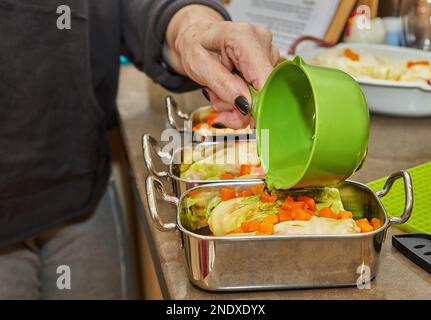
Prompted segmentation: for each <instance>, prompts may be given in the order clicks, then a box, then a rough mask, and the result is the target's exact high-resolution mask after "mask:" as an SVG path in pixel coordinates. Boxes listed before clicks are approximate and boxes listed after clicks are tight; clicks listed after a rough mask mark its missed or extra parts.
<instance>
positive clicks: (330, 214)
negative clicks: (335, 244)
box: [319, 207, 339, 219]
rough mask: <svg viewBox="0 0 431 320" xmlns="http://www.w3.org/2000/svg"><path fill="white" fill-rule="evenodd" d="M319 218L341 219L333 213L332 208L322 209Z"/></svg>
mask: <svg viewBox="0 0 431 320" xmlns="http://www.w3.org/2000/svg"><path fill="white" fill-rule="evenodd" d="M319 217H322V218H331V219H338V218H339V216H338V215H337V214H336V213H335V212H334V211H332V209H331V207H325V208H322V209H320V211H319Z"/></svg>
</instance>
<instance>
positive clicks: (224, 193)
mask: <svg viewBox="0 0 431 320" xmlns="http://www.w3.org/2000/svg"><path fill="white" fill-rule="evenodd" d="M235 195H236V191H235V189H233V188H220V197H221V199H222V200H223V201H226V200H230V199H233V198H235Z"/></svg>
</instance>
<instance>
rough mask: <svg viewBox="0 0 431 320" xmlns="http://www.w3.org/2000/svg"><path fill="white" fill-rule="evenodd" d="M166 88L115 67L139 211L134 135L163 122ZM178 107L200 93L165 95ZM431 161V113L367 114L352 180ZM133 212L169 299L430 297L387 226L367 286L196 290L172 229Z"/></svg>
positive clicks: (155, 131) (171, 214) (198, 100)
mask: <svg viewBox="0 0 431 320" xmlns="http://www.w3.org/2000/svg"><path fill="white" fill-rule="evenodd" d="M166 94H167V92H166V91H165V90H163V89H161V88H159V87H158V86H156V85H155V84H153V83H151V81H149V80H148V78H147V77H146V76H145V75H143V74H142V73H140V72H138V71H136V70H135V69H134V68H133V67H131V66H126V67H123V68H122V71H121V81H120V91H119V97H118V104H119V115H120V127H121V131H122V135H123V139H124V144H125V146H126V151H127V155H128V158H129V162H130V167H131V172H132V175H133V177H134V182H135V184H136V190H137V195H138V198H140V200H141V205H142V207H143V208H144V209H145V210H146V206H147V204H146V195H145V186H144V185H145V178H146V176H147V170H146V168H145V163H144V160H143V158H142V147H141V137H142V135H143V134H144V133H146V132H148V133H150V134H152V135H153V136H154V137H156V138H160V132H161V131H162V130H163V129H164V128H166V127H167V122H166V113H165V109H164V96H165V95H166ZM173 96H174V97H175V98H176V100H177V101H178V102H179V105H180V106H184V109H185V110H190V108H185V106H189V107H193V106H194V107H196V106H199V105H204V104H206V102H205V100H204V99H203V98H202V96H201V94H200V92H194V93H187V94H183V95H173ZM426 161H431V118H427V119H400V118H391V117H383V116H372V117H371V136H370V143H369V152H368V157H367V161H366V163H365V165H364V167H363V168H362V170H361V171H360V172H359V173H357V174H355V175H354V176H353V177H352V179H354V180H357V181H361V182H368V181H372V180H374V179H378V178H381V177H384V176H387V175H389V174H391V173H393V172H395V171H397V170H400V169H405V168H409V167H412V166H414V165H418V164H421V163H424V162H426ZM159 208H160V211H161V212H162V213H161V215H162V218H164V220H165V222H166V221H168V222H174V221H175V214H176V213H175V208H174V207H173V206H171V205H160V207H159ZM145 210H140V211H139V212H140V215H141V217H140V218H141V219H140V221H141V223H143V224H144V225H145V226H144V229H145V230H146V231H147V233H148V234H147V236H148V238H149V239H150V241H149V242H150V248H151V250H152V256H153V259H154V260H155V261H154V263H155V269H156V271H157V272H158V278H159V282H160V285H161V289H162V293H163V296H164V297H165V298H171V299H431V275H430V274H428V273H427V272H425V271H424V270H422V269H421V268H419V267H417V266H416V265H415V264H413V263H412V262H411V261H410V260H408V259H407V258H405V257H404V256H403V255H402V254H400V253H399V252H398V251H397V250H396V249H394V248H393V247H392V245H391V236H392V234H393V233H401V231H400V230H399V229H396V228H391V229H390V230H389V232H388V236H387V239H386V241H385V243H384V246H383V250H382V253H381V257H380V267H379V274H378V276H377V278H376V279H375V280H373V281H372V283H371V289H369V290H367V289H363V290H360V289H358V288H356V287H351V288H329V289H306V290H283V291H261V292H239V293H210V292H205V291H202V290H199V289H197V288H195V287H194V286H192V285H191V284H190V282H189V281H188V278H187V275H186V269H185V264H184V253H183V250H182V247H181V237H180V233H179V232H178V231H175V232H160V231H158V230H157V229H156V228H155V227H154V226H153V225H152V223H151V221H150V217H149V216H148V215H147V213H145V212H146V211H145Z"/></svg>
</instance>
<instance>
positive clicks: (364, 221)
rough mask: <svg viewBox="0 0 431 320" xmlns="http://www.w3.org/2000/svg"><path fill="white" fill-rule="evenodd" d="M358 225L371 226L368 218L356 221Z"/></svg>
mask: <svg viewBox="0 0 431 320" xmlns="http://www.w3.org/2000/svg"><path fill="white" fill-rule="evenodd" d="M356 224H357V225H358V224H370V222H369V221H368V219H367V218H362V219H359V220H356Z"/></svg>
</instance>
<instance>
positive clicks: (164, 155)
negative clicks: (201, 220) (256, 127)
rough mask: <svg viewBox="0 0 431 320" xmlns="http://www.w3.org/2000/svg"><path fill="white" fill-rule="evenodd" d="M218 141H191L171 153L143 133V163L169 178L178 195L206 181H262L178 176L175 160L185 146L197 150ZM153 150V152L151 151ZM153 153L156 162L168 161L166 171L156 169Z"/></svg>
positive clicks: (149, 169) (177, 163)
mask: <svg viewBox="0 0 431 320" xmlns="http://www.w3.org/2000/svg"><path fill="white" fill-rule="evenodd" d="M249 141H254V140H249ZM218 143H224V142H217V141H211V142H202V143H196V142H195V143H193V144H192V145H191V146H189V147H181V148H179V149H177V150H175V151H174V152H173V153H172V154H171V153H168V152H164V151H163V150H162V147H161V146H160V144H159V143H158V142H157V140H156V139H155V138H154V137H152V136H151V135H149V134H145V135H144V136H143V137H142V149H143V155H144V160H145V165H146V167H147V169H148V171H149V172H150V173H152V174H153V175H155V176H156V177H159V178H165V177H166V178H169V180H171V181H172V188H173V191H174V193H175V195H176V196H178V197H179V196H180V195H181V194H182V193H183V192H185V191H186V190H188V189H191V188H193V187H196V186H199V185H202V184H208V183H215V182H220V181H223V182H226V183H231V182H235V181H238V180H241V181H252V182H259V181H262V179H257V178H256V179H252V178H247V179H243V178H242V179H234V180H197V179H196V180H190V179H183V178H181V177H180V164H179V161H176V160H178V159H183V158H184V157H183V156H184V152H185V151H187V148H195V149H197V150H199V149H203V148H212V147H213V146H215V145H216V144H218ZM153 151H154V152H153ZM153 154H155V155H157V156H158V157H159V159H157V160H158V161H157V162H160V161H161V160H163V162H164V163H169V166H168V168H167V171H157V170H156V168H155V164H154V162H155V161H154V159H153V157H152V155H153Z"/></svg>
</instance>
